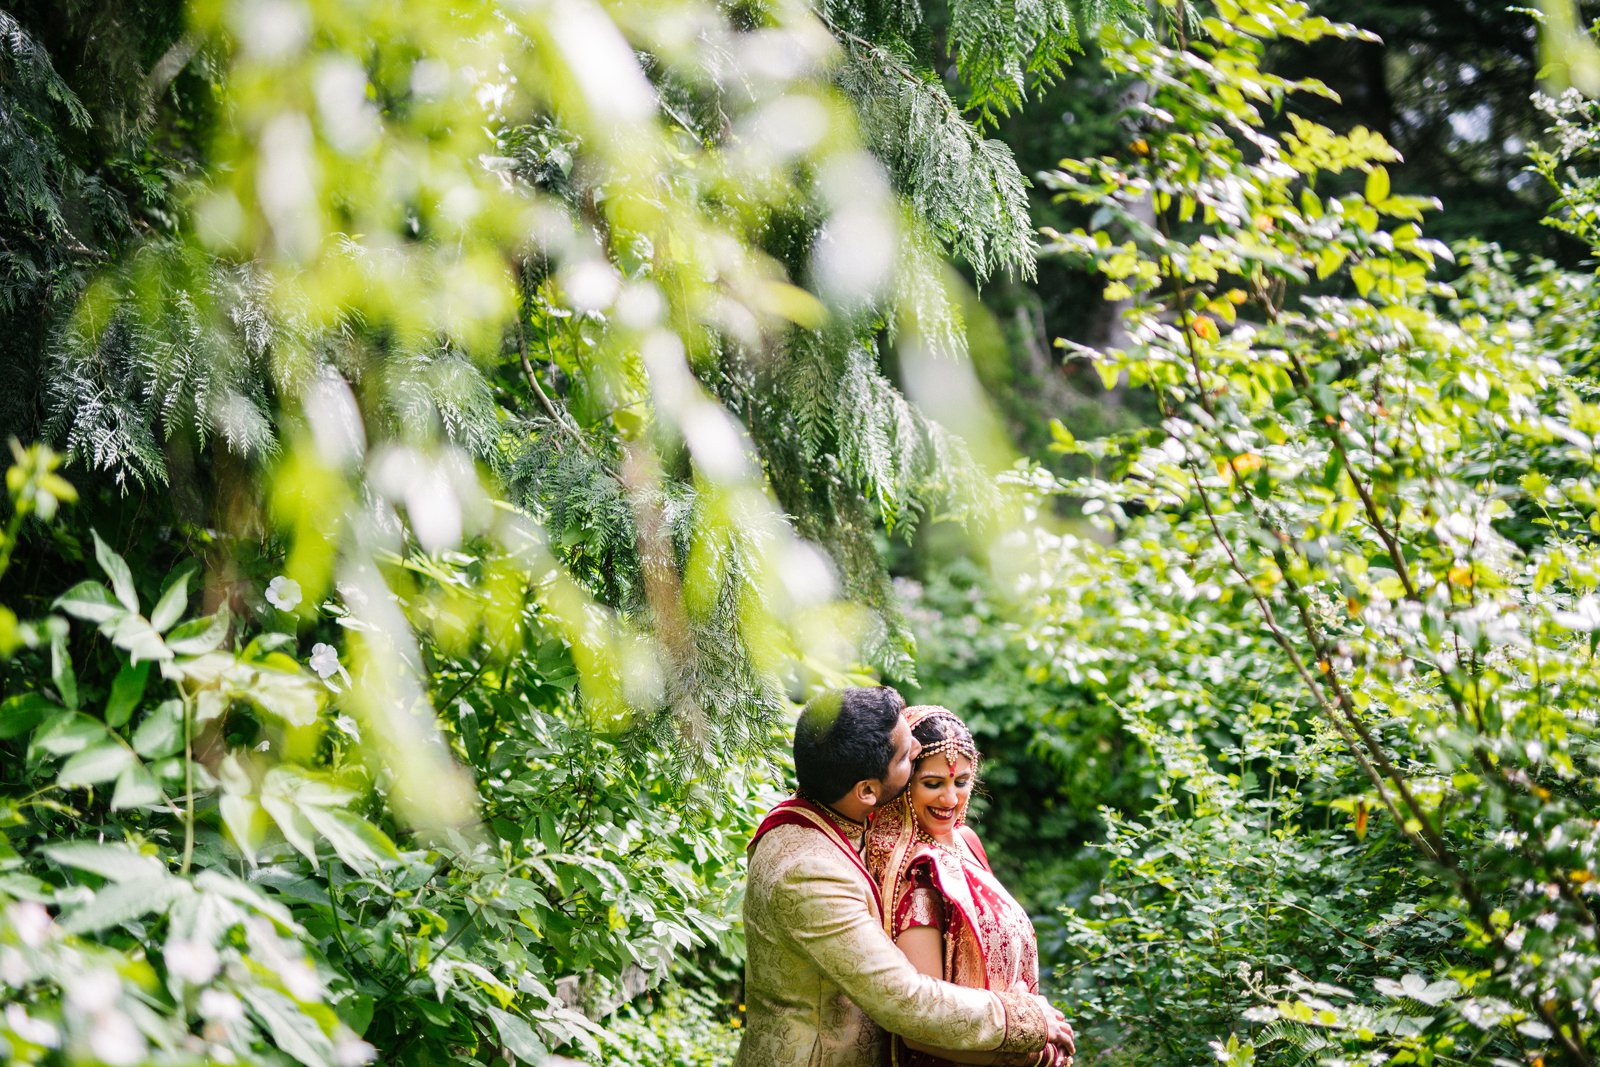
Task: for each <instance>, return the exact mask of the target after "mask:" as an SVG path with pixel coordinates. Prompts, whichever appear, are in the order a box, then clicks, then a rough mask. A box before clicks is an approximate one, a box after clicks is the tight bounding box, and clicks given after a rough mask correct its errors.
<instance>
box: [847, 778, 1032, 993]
mask: <svg viewBox="0 0 1600 1067" xmlns="http://www.w3.org/2000/svg"><path fill="white" fill-rule="evenodd" d="M958 838H959V840H960V841H961V842H962V843H964V844H965V846H966V847H965V848H964V849H963V848H960V847H957V848H951V847H948V846H945V845H942V844H939V843H936V842H934V841H933V840H932V839H931V838H929V837H928V835H927V834H925V833H922V832H921V831H920V828H919V827H918V825H917V817H916V813H915V812H914V811H913V810H912V807H911V797H910V794H909V792H907V793H905V794H903V795H902V796H901V797H900V798H899V799H897V800H896V801H895V802H894V803H892V804H890V805H889V806H888V807H887V808H884V809H882V810H881V811H879V812H877V813H875V815H874V818H873V820H872V826H871V827H870V828H869V829H868V831H867V869H868V871H869V872H870V873H871V875H872V876H873V878H874V879H875V880H876V881H877V883H878V891H879V893H880V894H881V895H882V898H883V901H884V908H883V925H884V932H885V933H887V934H888V935H889V936H890V938H894V937H897V936H899V934H901V933H902V932H903V931H902V930H900V929H897V928H896V925H897V921H898V919H899V917H900V911H901V909H900V904H901V901H902V899H903V898H904V897H905V895H906V894H907V893H909V892H910V891H911V890H912V888H913V882H912V876H913V872H914V871H915V870H917V869H921V868H926V869H927V871H928V874H929V875H930V878H931V881H932V882H933V885H934V888H935V889H936V890H937V891H938V893H939V896H940V897H941V898H943V902H944V905H945V909H946V913H947V918H946V923H945V926H946V931H945V933H946V937H947V938H948V937H955V938H957V939H958V940H959V942H960V944H959V945H956V946H952V945H948V944H947V945H946V952H945V958H946V960H947V961H951V960H954V959H956V958H958V956H959V955H960V953H959V952H956V951H953V950H954V949H964V950H966V952H967V953H968V956H967V958H969V959H974V958H975V959H976V960H977V961H978V962H979V966H980V967H981V970H982V974H981V977H980V976H979V975H976V974H954V973H952V974H946V975H945V977H946V978H947V979H949V980H951V981H959V983H960V984H962V985H967V986H971V987H974V988H985V989H990V990H993V991H994V992H997V993H998V992H1005V991H1007V990H1009V989H1011V988H1012V987H1013V986H1014V985H1015V984H1016V983H1017V982H1018V981H1022V982H1025V983H1026V984H1027V985H1028V987H1029V989H1030V990H1032V991H1035V992H1036V991H1037V990H1038V983H1039V975H1038V944H1037V940H1036V938H1035V935H1034V932H1033V923H1032V922H1031V921H1030V920H1029V919H1028V913H1027V912H1026V911H1025V910H1024V909H1023V908H1022V906H1021V905H1020V904H1018V903H1017V902H1016V900H1015V899H1014V898H1013V897H1012V896H1011V894H1010V893H1008V892H1007V891H1006V889H1005V887H1004V886H1003V885H1001V884H1000V881H999V879H997V878H995V876H994V874H993V872H992V871H990V869H989V859H988V857H987V856H986V855H984V851H983V846H982V845H981V844H979V842H978V837H977V835H976V834H974V833H973V832H972V831H971V830H970V829H968V828H967V827H965V826H963V827H961V829H960V830H959V831H958ZM951 910H953V911H954V916H951V915H949V912H950V911H951ZM952 919H954V920H955V921H951V920H952Z"/></svg>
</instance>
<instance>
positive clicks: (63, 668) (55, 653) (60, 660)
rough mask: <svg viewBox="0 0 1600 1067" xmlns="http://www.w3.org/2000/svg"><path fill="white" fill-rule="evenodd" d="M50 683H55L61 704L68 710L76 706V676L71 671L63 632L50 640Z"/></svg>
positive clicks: (69, 655)
mask: <svg viewBox="0 0 1600 1067" xmlns="http://www.w3.org/2000/svg"><path fill="white" fill-rule="evenodd" d="M50 681H52V682H53V683H55V687H56V692H57V693H59V694H61V702H62V703H63V704H65V705H66V706H67V707H69V708H76V707H77V706H78V675H77V674H76V672H74V671H73V669H72V654H71V653H69V652H68V651H67V635H66V633H65V632H60V633H57V634H56V635H55V636H54V637H52V638H51V639H50Z"/></svg>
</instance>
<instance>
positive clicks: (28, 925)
mask: <svg viewBox="0 0 1600 1067" xmlns="http://www.w3.org/2000/svg"><path fill="white" fill-rule="evenodd" d="M6 918H7V919H8V920H10V922H11V926H12V929H14V930H16V932H17V940H18V941H21V942H22V943H23V945H25V946H27V947H28V948H38V947H39V946H40V945H42V944H44V939H45V938H46V937H48V936H49V934H50V927H51V925H52V923H51V919H50V913H49V912H48V911H45V910H44V905H42V904H38V903H35V902H34V901H31V900H24V901H19V902H18V903H16V904H13V905H11V907H10V908H9V909H7V912H6Z"/></svg>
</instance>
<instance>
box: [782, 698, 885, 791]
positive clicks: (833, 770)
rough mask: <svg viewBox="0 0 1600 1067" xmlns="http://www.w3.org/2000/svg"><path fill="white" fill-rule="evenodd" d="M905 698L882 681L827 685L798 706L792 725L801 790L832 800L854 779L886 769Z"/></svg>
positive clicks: (875, 775) (876, 775) (852, 785)
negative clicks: (849, 686)
mask: <svg viewBox="0 0 1600 1067" xmlns="http://www.w3.org/2000/svg"><path fill="white" fill-rule="evenodd" d="M905 706H906V702H905V698H904V697H902V696H901V695H900V694H899V693H897V692H895V691H894V690H893V689H891V688H890V687H889V686H886V685H874V686H863V687H859V688H855V689H830V690H828V691H827V692H825V693H822V694H821V695H819V696H817V697H815V698H814V699H813V700H812V701H811V703H809V704H807V705H806V706H805V710H803V711H801V712H800V721H799V722H797V723H795V727H794V773H795V778H796V779H798V780H799V785H800V792H801V794H802V795H804V796H807V797H809V798H811V799H812V800H816V801H821V802H822V803H824V804H832V803H833V802H834V801H836V800H838V799H839V798H840V797H842V796H844V795H845V794H846V793H848V792H850V790H852V789H854V788H855V785H856V783H857V782H859V781H862V780H864V779H867V778H882V777H883V776H884V775H885V774H887V773H888V772H889V760H890V759H891V758H892V757H893V756H894V744H893V742H891V741H890V740H889V738H890V735H892V734H893V733H894V727H895V723H897V722H899V721H900V713H901V712H902V711H904V710H905Z"/></svg>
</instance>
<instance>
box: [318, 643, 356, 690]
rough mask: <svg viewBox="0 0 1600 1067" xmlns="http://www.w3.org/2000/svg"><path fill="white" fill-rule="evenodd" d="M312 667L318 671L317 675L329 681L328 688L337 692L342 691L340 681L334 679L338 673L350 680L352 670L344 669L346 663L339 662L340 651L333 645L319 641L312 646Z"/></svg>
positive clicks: (347, 680)
mask: <svg viewBox="0 0 1600 1067" xmlns="http://www.w3.org/2000/svg"><path fill="white" fill-rule="evenodd" d="M309 662H310V664H311V669H312V670H314V671H316V672H317V677H318V678H321V679H322V680H323V681H324V682H326V683H327V685H328V688H329V689H332V690H333V691H334V692H335V693H338V692H342V690H341V689H340V688H339V683H337V682H335V681H332V678H333V676H334V675H336V674H337V675H338V676H339V677H341V678H343V679H344V680H345V681H346V682H349V681H350V672H349V671H347V670H345V669H344V664H342V663H340V662H339V652H338V650H337V649H335V648H334V647H333V646H332V645H327V644H323V643H322V642H320V641H319V642H317V643H316V644H314V645H312V646H311V659H310V661H309Z"/></svg>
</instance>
